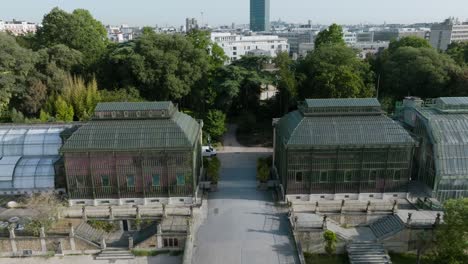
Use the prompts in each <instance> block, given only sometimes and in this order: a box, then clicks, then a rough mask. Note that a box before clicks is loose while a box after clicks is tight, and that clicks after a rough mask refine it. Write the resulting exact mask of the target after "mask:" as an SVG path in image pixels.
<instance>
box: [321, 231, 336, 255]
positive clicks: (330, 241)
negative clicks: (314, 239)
mask: <svg viewBox="0 0 468 264" xmlns="http://www.w3.org/2000/svg"><path fill="white" fill-rule="evenodd" d="M323 239H324V240H325V252H327V254H328V255H333V254H335V251H336V242H337V241H338V239H337V238H336V234H335V233H333V231H331V230H327V231H325V232H324V233H323Z"/></svg>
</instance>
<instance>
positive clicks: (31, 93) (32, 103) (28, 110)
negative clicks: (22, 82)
mask: <svg viewBox="0 0 468 264" xmlns="http://www.w3.org/2000/svg"><path fill="white" fill-rule="evenodd" d="M46 98H47V87H46V86H45V85H44V84H43V83H42V82H41V81H40V80H35V81H33V82H32V84H31V85H30V86H29V87H27V88H26V91H25V93H24V94H23V95H22V96H21V98H20V102H21V103H20V105H21V108H20V111H22V112H23V113H25V114H27V115H28V116H33V115H36V114H37V113H38V112H39V110H40V109H41V108H42V106H43V105H44V103H45V101H46Z"/></svg>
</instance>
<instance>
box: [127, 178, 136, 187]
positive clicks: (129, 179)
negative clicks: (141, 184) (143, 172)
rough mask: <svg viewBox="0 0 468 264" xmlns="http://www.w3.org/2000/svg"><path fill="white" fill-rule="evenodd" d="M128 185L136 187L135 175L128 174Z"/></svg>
mask: <svg viewBox="0 0 468 264" xmlns="http://www.w3.org/2000/svg"><path fill="white" fill-rule="evenodd" d="M127 186H128V187H135V176H133V175H127Z"/></svg>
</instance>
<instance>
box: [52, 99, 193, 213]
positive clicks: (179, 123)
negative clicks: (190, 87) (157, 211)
mask: <svg viewBox="0 0 468 264" xmlns="http://www.w3.org/2000/svg"><path fill="white" fill-rule="evenodd" d="M201 136H202V122H197V121H196V120H195V119H193V118H192V117H190V116H188V115H186V114H184V113H181V112H179V111H178V109H177V107H176V106H174V105H173V104H172V103H171V102H140V103H99V104H98V105H97V106H96V109H95V113H94V116H93V118H92V120H91V121H89V122H87V123H86V124H84V125H83V126H81V127H80V128H79V129H78V130H77V131H76V132H74V133H73V135H72V136H71V137H70V138H69V139H68V140H67V141H66V143H65V144H64V146H63V147H62V149H61V152H62V153H63V155H64V160H65V170H66V176H67V185H68V194H69V198H70V204H90V205H103V204H116V205H122V204H150V203H192V201H193V198H194V197H196V193H197V186H198V177H199V175H200V170H201V166H202V162H201Z"/></svg>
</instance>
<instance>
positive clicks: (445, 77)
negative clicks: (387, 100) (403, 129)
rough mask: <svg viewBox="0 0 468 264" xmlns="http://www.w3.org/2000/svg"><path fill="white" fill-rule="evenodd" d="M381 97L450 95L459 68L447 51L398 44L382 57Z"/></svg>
mask: <svg viewBox="0 0 468 264" xmlns="http://www.w3.org/2000/svg"><path fill="white" fill-rule="evenodd" d="M382 71H383V74H382V81H381V84H382V85H381V92H382V95H383V96H392V97H394V98H397V99H398V98H402V97H404V96H407V95H416V96H420V97H423V98H428V97H429V98H434V97H439V96H453V95H456V94H455V92H454V91H453V90H451V89H449V88H450V87H451V86H450V84H451V82H452V80H453V78H454V77H455V76H458V75H459V74H460V72H461V69H460V67H459V66H458V65H456V63H455V62H454V61H453V60H452V59H451V58H450V57H449V56H447V55H446V54H441V53H439V52H438V51H437V50H435V49H433V48H414V47H400V48H398V49H396V50H395V51H393V52H391V53H389V55H388V56H387V57H385V58H384V59H383V66H382Z"/></svg>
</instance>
